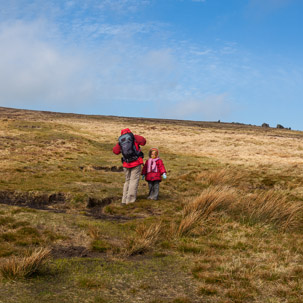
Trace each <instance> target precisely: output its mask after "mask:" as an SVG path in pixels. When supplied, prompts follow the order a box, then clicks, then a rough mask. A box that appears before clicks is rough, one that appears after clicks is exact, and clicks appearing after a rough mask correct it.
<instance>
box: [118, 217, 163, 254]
mask: <svg viewBox="0 0 303 303" xmlns="http://www.w3.org/2000/svg"><path fill="white" fill-rule="evenodd" d="M161 226H162V223H161V222H159V223H155V224H152V225H150V226H147V225H145V224H142V225H138V226H137V228H136V233H135V235H134V236H132V237H130V238H128V239H127V243H126V247H125V250H124V252H123V254H124V255H126V256H133V255H138V254H144V253H145V252H147V251H149V250H151V249H152V248H153V247H154V245H155V243H156V242H157V240H158V237H159V235H160V232H161Z"/></svg>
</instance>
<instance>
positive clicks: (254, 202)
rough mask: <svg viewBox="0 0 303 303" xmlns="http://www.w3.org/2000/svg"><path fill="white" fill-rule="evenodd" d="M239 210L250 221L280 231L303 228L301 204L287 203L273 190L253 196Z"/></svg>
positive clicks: (302, 205) (302, 206) (302, 208)
mask: <svg viewBox="0 0 303 303" xmlns="http://www.w3.org/2000/svg"><path fill="white" fill-rule="evenodd" d="M241 209H242V213H243V214H244V215H245V216H246V217H248V219H249V220H250V221H257V222H264V223H268V224H274V225H276V226H278V227H280V228H282V229H293V228H299V227H302V226H303V222H302V221H303V220H302V214H303V204H302V203H301V202H295V201H287V199H286V197H285V196H283V195H281V194H279V193H277V192H275V190H269V191H266V192H262V193H259V194H255V195H253V196H251V197H250V198H249V199H246V200H245V201H242V203H241Z"/></svg>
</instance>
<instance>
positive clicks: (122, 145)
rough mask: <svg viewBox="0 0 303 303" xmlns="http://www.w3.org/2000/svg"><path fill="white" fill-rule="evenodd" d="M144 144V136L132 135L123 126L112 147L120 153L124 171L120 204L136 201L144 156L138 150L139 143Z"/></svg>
mask: <svg viewBox="0 0 303 303" xmlns="http://www.w3.org/2000/svg"><path fill="white" fill-rule="evenodd" d="M145 144H146V140H145V138H144V137H142V136H139V135H134V134H133V133H132V132H131V131H130V129H129V128H125V129H122V130H121V136H120V137H119V139H118V143H117V144H116V145H115V146H114V148H113V153H114V154H116V155H119V154H120V153H122V159H121V160H122V163H123V170H124V173H125V182H124V186H123V197H122V204H129V203H133V202H135V201H136V198H137V190H138V185H139V180H140V175H141V166H142V164H143V157H144V155H143V153H142V151H141V150H140V145H141V146H144V145H145Z"/></svg>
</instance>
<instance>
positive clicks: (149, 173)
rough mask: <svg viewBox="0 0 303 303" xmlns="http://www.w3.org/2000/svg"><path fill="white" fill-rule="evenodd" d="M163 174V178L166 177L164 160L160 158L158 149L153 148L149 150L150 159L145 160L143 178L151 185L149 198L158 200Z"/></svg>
mask: <svg viewBox="0 0 303 303" xmlns="http://www.w3.org/2000/svg"><path fill="white" fill-rule="evenodd" d="M161 176H162V177H163V179H166V170H165V167H164V164H163V161H162V160H161V159H160V158H159V151H158V149H156V148H151V149H150V151H149V159H148V160H147V161H146V162H145V164H144V166H143V169H142V179H144V177H145V180H146V181H147V182H148V187H149V195H148V197H147V199H151V200H158V197H159V185H160V182H161V179H162V178H161Z"/></svg>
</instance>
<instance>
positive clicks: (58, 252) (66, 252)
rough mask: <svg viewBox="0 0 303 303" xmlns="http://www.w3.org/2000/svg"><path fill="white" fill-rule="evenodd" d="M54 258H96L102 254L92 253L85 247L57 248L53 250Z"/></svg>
mask: <svg viewBox="0 0 303 303" xmlns="http://www.w3.org/2000/svg"><path fill="white" fill-rule="evenodd" d="M51 254H52V257H53V258H54V259H60V258H77V257H78V258H94V257H98V256H100V254H101V253H100V252H95V251H90V250H88V249H87V248H86V247H84V246H55V247H53V248H52V252H51Z"/></svg>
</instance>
